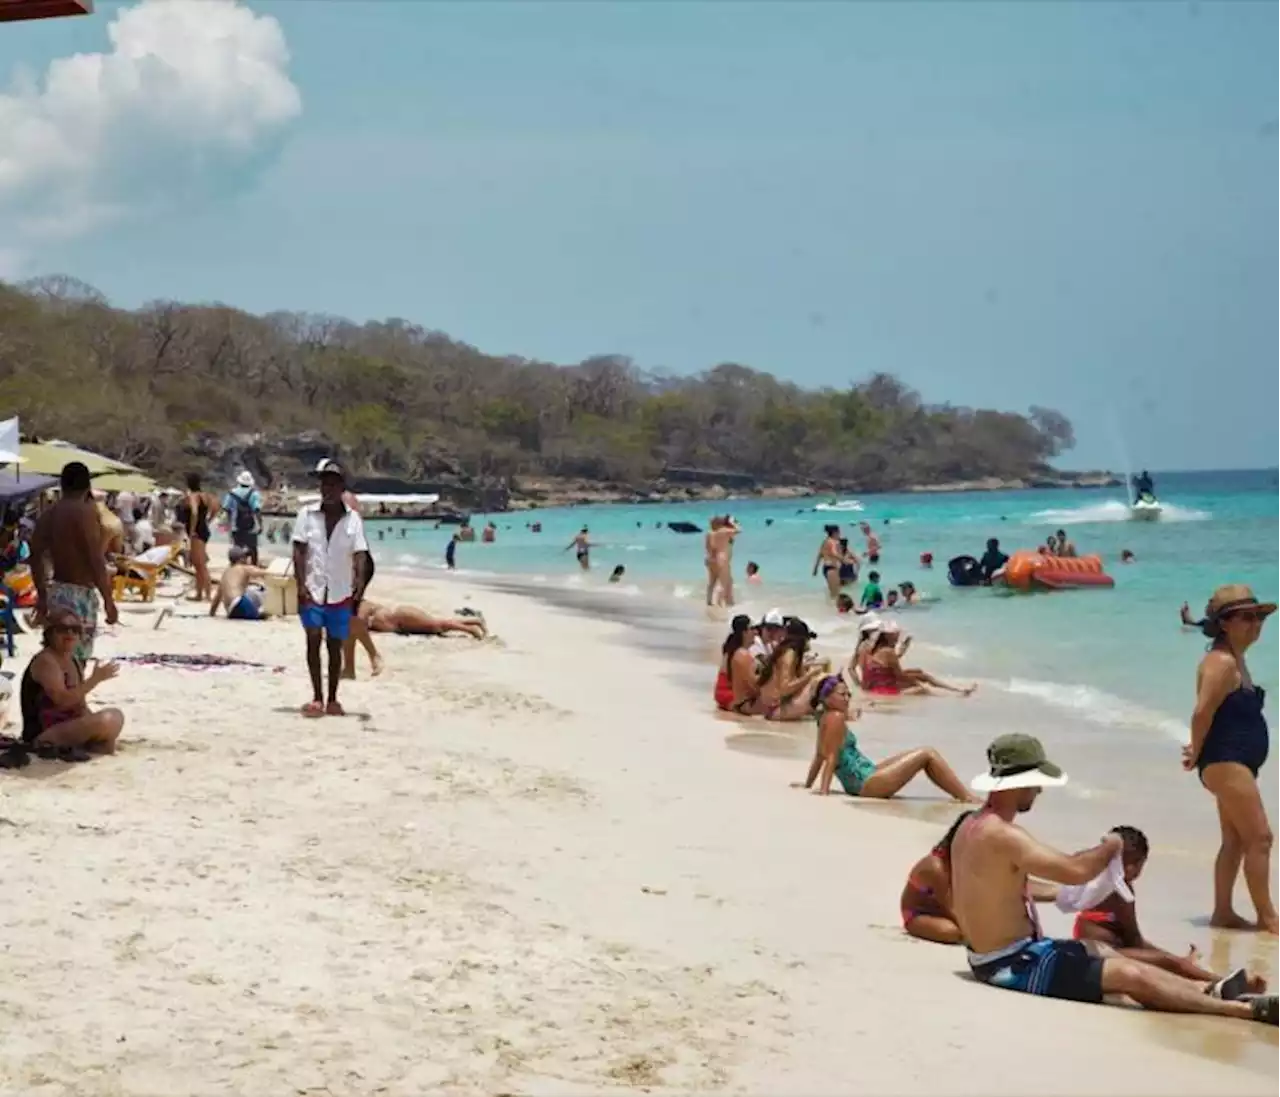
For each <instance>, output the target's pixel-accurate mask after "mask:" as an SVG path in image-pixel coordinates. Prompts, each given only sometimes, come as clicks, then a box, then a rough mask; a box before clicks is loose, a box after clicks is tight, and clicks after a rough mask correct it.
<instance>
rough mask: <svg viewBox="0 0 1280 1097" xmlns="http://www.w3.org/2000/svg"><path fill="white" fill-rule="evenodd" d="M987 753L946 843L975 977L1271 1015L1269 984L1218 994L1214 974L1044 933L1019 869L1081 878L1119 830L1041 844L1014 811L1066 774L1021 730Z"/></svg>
mask: <svg viewBox="0 0 1280 1097" xmlns="http://www.w3.org/2000/svg"><path fill="white" fill-rule="evenodd" d="M987 761H988V763H989V768H988V771H987V772H986V773H983V774H980V775H979V776H978V777H975V778H974V780H973V781H972V782H971V784H972V787H973V789H974V790H975V791H976V792H982V793H985V794H986V795H987V801H986V803H985V804H984V805H983V807H982V810H981V811H976V812H974V813H973V814H972V815H971V816H969V818H967V819H966V820H965V821H964V822H963V823H962V824H961V825H960V829H959V830H958V831H957V832H956V836H955V840H954V842H953V843H952V847H951V897H952V909H953V910H954V911H955V915H956V921H957V924H958V925H959V927H960V930H961V932H962V933H963V935H964V938H965V942H966V944H967V946H968V949H969V970H970V971H971V972H972V973H973V976H974V978H975V979H977V980H978V982H980V983H987V984H988V985H990V986H994V987H1003V988H1004V989H1006V990H1018V991H1022V992H1023V993H1024V994H1034V995H1039V996H1041V997H1045V998H1065V999H1068V1000H1070V1001H1074V1002H1092V1003H1098V1002H1101V1001H1102V1000H1103V998H1104V996H1105V995H1108V994H1110V995H1123V996H1125V997H1128V998H1131V999H1132V1000H1133V1001H1135V1002H1137V1003H1138V1004H1139V1005H1141V1006H1145V1007H1146V1008H1147V1009H1151V1010H1158V1011H1163V1012H1167V1013H1204V1014H1213V1015H1215V1016H1219V1017H1234V1018H1236V1019H1237V1020H1242V1021H1260V1022H1262V1023H1263V1024H1269V1025H1274V1024H1276V1022H1277V1003H1276V996H1275V995H1274V994H1270V995H1258V996H1249V995H1243V996H1240V997H1238V998H1235V999H1233V1000H1226V999H1224V998H1223V997H1222V996H1221V995H1222V993H1223V988H1222V984H1221V983H1215V984H1211V985H1210V986H1209V987H1208V988H1206V987H1205V985H1204V983H1202V982H1194V981H1192V980H1190V979H1184V978H1183V977H1182V976H1181V975H1175V974H1174V973H1173V972H1170V971H1163V970H1161V969H1160V968H1157V967H1155V966H1154V965H1152V964H1147V963H1144V962H1142V961H1141V960H1134V959H1131V958H1129V957H1124V956H1120V955H1119V954H1118V953H1117V952H1116V951H1115V949H1112V948H1109V947H1108V946H1107V945H1105V944H1102V943H1101V942H1097V941H1068V940H1057V939H1054V938H1052V937H1045V936H1044V934H1043V933H1041V931H1040V922H1039V919H1038V918H1037V916H1036V913H1035V907H1034V906H1033V904H1032V902H1031V899H1030V885H1029V881H1028V877H1030V876H1035V877H1037V878H1039V879H1042V880H1051V881H1053V882H1054V883H1059V884H1074V885H1080V884H1087V883H1089V882H1090V881H1092V880H1093V879H1094V878H1095V877H1098V876H1100V875H1102V874H1103V873H1105V872H1106V871H1107V870H1108V867H1109V866H1110V865H1111V862H1112V861H1113V860H1115V859H1117V858H1118V857H1119V856H1120V854H1121V849H1122V846H1123V840H1122V839H1121V837H1120V835H1118V834H1108V835H1107V836H1106V837H1105V838H1104V839H1103V840H1102V841H1101V842H1099V843H1098V845H1096V846H1094V847H1093V848H1092V849H1087V850H1084V851H1082V852H1080V853H1073V854H1067V853H1059V852H1058V851H1057V850H1056V849H1052V848H1051V847H1049V846H1046V845H1042V844H1041V843H1040V842H1037V841H1036V840H1035V839H1034V838H1032V837H1031V835H1030V834H1028V833H1027V832H1026V831H1025V830H1023V829H1022V828H1021V827H1020V826H1018V825H1017V824H1016V823H1015V822H1014V820H1015V818H1016V817H1017V816H1018V815H1021V814H1025V813H1026V812H1028V811H1030V810H1031V808H1032V807H1033V806H1034V804H1035V802H1036V798H1037V797H1038V796H1039V795H1040V790H1041V789H1042V788H1049V787H1055V786H1059V785H1065V784H1066V783H1067V777H1066V774H1064V773H1063V772H1062V770H1061V768H1059V767H1058V766H1056V765H1054V764H1053V763H1052V762H1050V761H1049V760H1048V758H1046V757H1045V752H1044V747H1043V746H1041V744H1040V741H1039V740H1038V739H1036V738H1034V737H1032V736H1030V735H1002V736H1000V737H999V738H998V739H996V740H995V741H994V742H993V743H992V744H991V745H990V746H989V747H988V748H987ZM1121 871H1122V870H1121Z"/></svg>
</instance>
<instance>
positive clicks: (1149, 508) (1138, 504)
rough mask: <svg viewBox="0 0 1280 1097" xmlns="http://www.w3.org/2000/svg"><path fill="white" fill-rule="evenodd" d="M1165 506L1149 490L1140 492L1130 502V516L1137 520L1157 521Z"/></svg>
mask: <svg viewBox="0 0 1280 1097" xmlns="http://www.w3.org/2000/svg"><path fill="white" fill-rule="evenodd" d="M1163 510H1164V507H1162V506H1161V505H1160V500H1158V499H1157V498H1156V497H1155V496H1154V495H1152V494H1151V492H1149V491H1143V492H1139V493H1138V496H1137V498H1135V499H1134V501H1133V502H1132V503H1130V504H1129V516H1130V517H1131V518H1132V519H1133V520H1134V521H1135V522H1156V521H1159V519H1160V514H1161V512H1162V511H1163Z"/></svg>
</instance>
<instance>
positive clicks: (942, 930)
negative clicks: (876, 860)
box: [900, 811, 1058, 945]
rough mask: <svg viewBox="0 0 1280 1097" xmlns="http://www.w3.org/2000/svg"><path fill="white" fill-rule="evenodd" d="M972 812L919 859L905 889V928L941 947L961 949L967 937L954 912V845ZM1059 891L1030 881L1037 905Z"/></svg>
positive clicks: (1052, 897) (901, 901) (903, 895)
mask: <svg viewBox="0 0 1280 1097" xmlns="http://www.w3.org/2000/svg"><path fill="white" fill-rule="evenodd" d="M972 814H973V812H972V811H966V812H964V813H963V814H961V815H960V816H958V817H957V818H956V821H955V822H954V823H952V824H951V827H950V828H949V829H948V830H947V833H946V834H944V835H943V836H942V841H940V842H939V843H938V844H937V845H936V846H934V847H933V849H931V850H930V851H929V852H928V853H927V854H925V855H924V856H923V857H921V858H920V860H918V861H917V862H916V863H915V864H914V865H913V866H912V868H911V872H910V873H908V875H907V883H906V886H905V887H904V888H903V889H902V899H901V900H900V903H901V907H902V928H903V929H905V930H906V931H907V933H909V934H910V935H911V936H912V937H918V938H920V940H922V941H932V942H934V943H935V944H939V945H958V944H961V943H962V942H963V941H964V934H962V933H961V932H960V927H959V926H958V925H957V924H956V916H955V914H954V913H953V912H952V910H951V843H952V842H953V841H954V840H955V836H956V831H957V830H959V829H960V824H961V823H963V822H964V821H965V820H966V819H967V818H969V816H970V815H972ZM1057 895H1058V889H1057V887H1055V886H1054V885H1053V884H1046V883H1043V882H1041V881H1040V880H1032V881H1031V898H1032V899H1033V900H1034V901H1035V902H1037V903H1051V902H1053V900H1054V899H1056V898H1057Z"/></svg>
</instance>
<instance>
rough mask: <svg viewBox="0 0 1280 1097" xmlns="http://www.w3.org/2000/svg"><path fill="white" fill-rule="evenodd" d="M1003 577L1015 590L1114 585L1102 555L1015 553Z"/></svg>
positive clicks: (1066, 588) (1006, 565)
mask: <svg viewBox="0 0 1280 1097" xmlns="http://www.w3.org/2000/svg"><path fill="white" fill-rule="evenodd" d="M1003 579H1004V582H1005V585H1006V586H1010V587H1013V589H1014V590H1069V589H1071V588H1072V587H1114V586H1115V585H1116V581H1115V580H1114V579H1112V578H1111V576H1110V575H1108V574H1107V573H1106V572H1104V571H1103V570H1102V557H1101V556H1048V555H1046V554H1044V553H1040V552H1015V553H1014V554H1013V555H1012V556H1011V557H1009V562H1008V563H1007V564H1005V566H1004V575H1003Z"/></svg>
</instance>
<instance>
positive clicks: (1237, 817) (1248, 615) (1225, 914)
mask: <svg viewBox="0 0 1280 1097" xmlns="http://www.w3.org/2000/svg"><path fill="white" fill-rule="evenodd" d="M1275 611H1276V605H1275V603H1274V602H1267V603H1261V602H1259V601H1258V599H1257V598H1255V597H1254V594H1253V591H1252V590H1250V589H1249V588H1248V587H1247V586H1245V585H1244V584H1243V583H1231V584H1228V585H1226V586H1222V587H1219V588H1218V589H1217V590H1216V591H1214V592H1213V597H1211V598H1210V599H1209V604H1208V605H1207V606H1206V607H1205V614H1204V615H1205V626H1204V632H1205V635H1206V636H1208V637H1209V638H1210V639H1211V640H1212V641H1213V643H1212V646H1211V647H1210V648H1209V651H1208V654H1206V655H1205V657H1204V658H1203V659H1202V660H1201V661H1200V667H1199V669H1198V670H1197V672H1196V705H1195V711H1194V712H1193V713H1192V715H1191V741H1190V742H1189V743H1188V744H1187V745H1186V746H1185V747H1184V748H1183V750H1182V765H1183V768H1184V769H1188V770H1191V769H1194V770H1196V771H1198V773H1199V775H1200V783H1201V784H1202V785H1203V786H1204V787H1205V788H1206V789H1208V790H1209V792H1210V793H1211V794H1212V795H1213V797H1214V799H1215V800H1216V801H1217V804H1218V820H1219V823H1220V825H1221V829H1222V844H1221V847H1220V848H1219V850H1218V857H1217V860H1216V861H1215V862H1214V866H1213V914H1212V915H1211V917H1210V924H1211V925H1214V926H1220V927H1223V928H1226V929H1261V930H1263V931H1264V932H1266V933H1280V921H1278V920H1277V916H1276V908H1275V903H1274V902H1273V901H1272V898H1271V849H1272V843H1273V836H1272V830H1271V822H1270V820H1269V819H1268V818H1267V809H1266V806H1265V805H1264V804H1263V802H1262V796H1261V794H1260V792H1259V790H1258V771H1259V770H1260V769H1261V768H1262V765H1263V763H1264V762H1265V761H1266V760H1267V754H1268V752H1269V750H1270V734H1269V732H1268V729H1267V718H1266V716H1265V714H1264V713H1263V702H1264V700H1265V695H1264V693H1263V690H1262V687H1261V686H1256V685H1254V683H1253V678H1252V677H1251V676H1250V674H1249V667H1248V665H1247V664H1246V663H1245V653H1246V652H1247V651H1248V650H1249V648H1251V647H1252V646H1253V645H1254V644H1255V643H1257V641H1258V638H1259V637H1260V636H1261V635H1262V626H1263V623H1264V622H1265V621H1266V619H1267V618H1268V617H1270V616H1271V614H1273V613H1275ZM1242 866H1243V869H1244V880H1245V885H1246V886H1247V887H1248V889H1249V897H1250V899H1252V901H1253V907H1254V911H1255V913H1256V915H1257V922H1256V923H1253V922H1249V921H1247V920H1246V919H1244V918H1242V917H1241V916H1240V915H1239V914H1237V913H1236V912H1235V908H1234V906H1233V905H1232V896H1233V893H1234V891H1235V882H1236V877H1237V876H1238V875H1239V874H1240V870H1241V867H1242Z"/></svg>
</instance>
